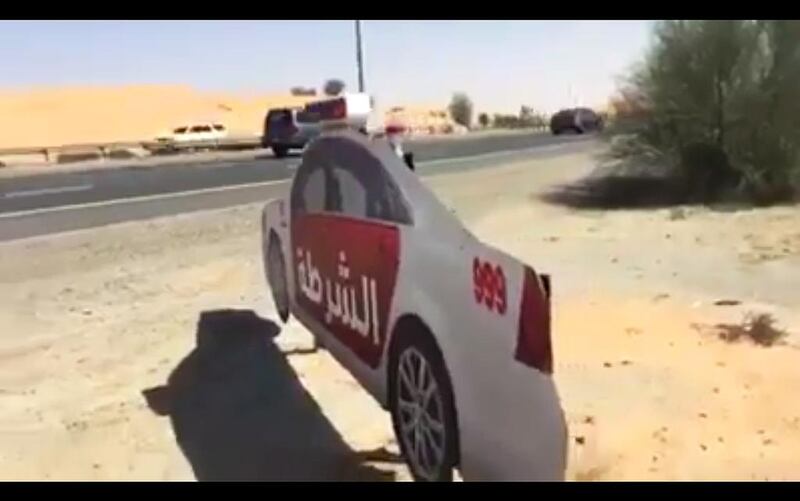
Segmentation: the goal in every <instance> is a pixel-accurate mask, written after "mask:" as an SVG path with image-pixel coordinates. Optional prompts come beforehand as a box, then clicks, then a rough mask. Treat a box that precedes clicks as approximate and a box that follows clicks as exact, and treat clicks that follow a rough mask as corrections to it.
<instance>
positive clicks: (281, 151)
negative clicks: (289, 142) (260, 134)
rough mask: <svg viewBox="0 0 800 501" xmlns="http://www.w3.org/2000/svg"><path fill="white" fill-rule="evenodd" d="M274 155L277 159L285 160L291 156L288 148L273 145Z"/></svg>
mask: <svg viewBox="0 0 800 501" xmlns="http://www.w3.org/2000/svg"><path fill="white" fill-rule="evenodd" d="M272 153H273V154H274V155H275V158H284V157H285V156H286V155H288V154H289V148H287V147H286V146H275V145H272Z"/></svg>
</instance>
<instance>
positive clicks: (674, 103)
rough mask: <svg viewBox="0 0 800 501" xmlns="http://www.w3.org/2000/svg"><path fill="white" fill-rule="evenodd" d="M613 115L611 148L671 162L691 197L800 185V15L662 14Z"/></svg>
mask: <svg viewBox="0 0 800 501" xmlns="http://www.w3.org/2000/svg"><path fill="white" fill-rule="evenodd" d="M614 105H615V109H616V111H617V113H616V114H615V118H614V120H613V121H612V123H611V124H609V125H610V126H609V128H608V134H607V136H608V137H609V138H615V137H616V136H619V135H623V136H624V137H625V138H624V140H617V141H612V147H611V150H612V151H611V152H610V155H609V156H610V157H611V158H615V159H626V160H632V159H633V160H637V161H638V160H646V161H647V162H649V163H659V164H662V165H666V166H668V167H669V168H670V169H671V170H672V172H671V173H672V175H673V176H674V177H676V178H678V179H681V180H682V181H683V182H684V183H685V189H686V190H687V194H688V196H689V198H694V199H698V200H699V201H713V200H715V199H717V198H719V197H720V196H722V195H723V194H725V193H727V192H735V193H736V194H738V195H742V196H746V197H747V198H749V199H750V200H752V201H754V202H757V203H771V202H776V201H781V200H785V199H788V198H791V197H792V196H793V194H795V193H797V190H798V188H800V21H786V20H779V21H736V20H722V21H664V22H660V23H658V24H657V25H656V27H655V30H654V38H653V43H652V46H651V48H650V50H649V52H648V53H647V55H646V57H645V59H644V61H642V62H641V64H639V65H638V66H637V67H636V68H635V69H634V70H633V71H632V72H631V73H630V74H629V75H628V78H627V80H626V83H625V85H624V86H623V89H622V92H621V97H620V98H619V99H618V100H617V101H616V102H615V103H614Z"/></svg>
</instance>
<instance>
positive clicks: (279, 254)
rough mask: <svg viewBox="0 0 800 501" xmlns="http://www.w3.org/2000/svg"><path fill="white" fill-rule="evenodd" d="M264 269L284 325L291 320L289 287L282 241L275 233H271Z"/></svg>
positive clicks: (276, 308) (273, 299) (276, 309)
mask: <svg viewBox="0 0 800 501" xmlns="http://www.w3.org/2000/svg"><path fill="white" fill-rule="evenodd" d="M265 259H266V260H265V262H264V269H265V271H266V273H267V280H268V282H269V286H270V287H269V288H270V290H271V291H272V301H273V303H274V304H275V311H277V312H278V316H279V317H280V319H281V321H282V322H283V323H286V321H287V320H289V287H288V282H287V280H286V262H285V261H284V259H283V251H282V250H281V245H280V240H279V239H278V237H277V235H275V233H270V237H269V244H268V246H267V255H266V258H265Z"/></svg>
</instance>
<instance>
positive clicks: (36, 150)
mask: <svg viewBox="0 0 800 501" xmlns="http://www.w3.org/2000/svg"><path fill="white" fill-rule="evenodd" d="M259 147H261V136H258V135H253V136H237V137H226V138H222V139H210V140H203V141H180V142H177V141H155V140H152V141H120V142H112V143H79V144H65V145H59V146H34V147H24V148H2V149H0V157H3V156H17V155H20V156H21V155H42V156H43V157H44V160H45V162H47V163H58V162H59V159H60V158H62V157H64V156H74V157H80V156H86V155H97V156H98V157H99V158H100V159H107V158H111V157H112V156H113V155H114V153H115V152H117V153H118V152H122V151H125V150H130V149H144V150H146V151H148V152H149V153H150V154H151V155H158V154H166V153H176V152H181V151H193V150H202V149H214V150H227V149H251V148H259Z"/></svg>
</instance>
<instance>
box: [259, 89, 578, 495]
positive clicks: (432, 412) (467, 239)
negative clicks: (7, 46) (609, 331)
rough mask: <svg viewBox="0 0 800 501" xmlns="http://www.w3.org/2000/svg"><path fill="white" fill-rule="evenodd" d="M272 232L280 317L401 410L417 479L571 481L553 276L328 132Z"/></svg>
mask: <svg viewBox="0 0 800 501" xmlns="http://www.w3.org/2000/svg"><path fill="white" fill-rule="evenodd" d="M345 101H346V99H345ZM339 111H341V110H339ZM262 232H263V253H264V263H265V268H266V273H267V279H268V281H269V284H270V286H271V289H272V295H273V299H274V301H275V305H276V309H277V311H278V314H279V316H280V317H281V319H282V320H283V321H284V322H285V321H287V320H288V318H289V316H290V315H293V316H294V317H295V318H296V319H297V320H299V321H300V323H301V324H303V325H304V326H305V327H306V328H308V330H309V331H311V333H312V334H313V335H314V336H315V338H316V339H317V341H318V342H319V344H320V345H322V346H324V347H325V348H326V349H328V350H329V352H330V353H331V354H332V355H333V356H334V358H336V359H337V360H338V361H339V362H340V363H341V364H342V365H343V366H344V367H345V368H346V369H348V370H349V371H350V372H351V373H352V374H353V376H354V377H355V378H356V380H358V381H359V383H360V384H361V385H362V386H363V387H364V388H365V389H366V390H367V391H368V392H369V393H370V394H371V395H372V396H373V397H375V399H377V401H378V402H379V403H380V404H381V405H382V406H383V407H384V408H386V409H388V410H389V411H390V413H391V416H392V422H393V426H394V431H395V434H396V436H397V439H398V443H399V444H400V449H401V451H402V453H403V456H404V457H405V459H406V462H407V463H408V465H409V468H410V470H411V473H412V475H413V476H414V478H415V479H417V480H428V481H436V480H450V479H451V478H452V475H453V469H454V468H458V469H459V470H460V472H461V475H462V477H463V478H464V479H465V480H562V479H563V478H564V473H565V466H566V450H567V427H566V422H565V419H564V415H563V411H562V408H561V405H560V401H559V397H558V394H557V391H556V387H555V384H554V381H553V377H552V367H553V362H552V351H551V340H550V292H549V289H550V284H549V277H547V276H546V275H542V274H539V273H537V272H536V271H535V270H534V268H532V267H531V266H530V265H527V264H525V263H523V262H520V261H519V260H517V259H515V258H514V257H512V256H510V255H508V254H506V253H504V252H502V251H500V250H498V249H495V248H493V247H491V246H489V245H486V244H484V243H482V242H480V241H479V240H478V239H477V238H476V237H474V236H473V235H472V234H471V233H470V232H469V231H467V230H466V229H465V228H464V226H463V225H462V224H461V222H460V221H459V220H458V219H457V218H456V217H455V216H454V215H453V214H452V213H451V212H450V211H449V210H448V209H447V208H446V207H445V206H443V205H442V204H441V203H440V202H439V200H438V199H437V198H436V197H435V196H434V195H433V193H432V192H431V191H429V189H428V188H427V187H426V186H425V185H424V184H423V183H422V182H420V179H419V178H418V177H417V175H416V174H414V172H413V171H411V170H410V169H409V168H408V167H407V166H406V164H405V163H404V162H403V161H402V160H401V159H400V158H398V156H397V155H396V154H395V153H394V152H393V151H392V149H391V148H390V146H389V144H388V143H387V142H386V141H385V140H377V139H370V138H369V137H368V136H366V135H364V134H361V133H358V132H356V131H354V130H352V129H349V128H340V129H338V130H331V131H326V132H323V133H322V134H321V135H320V136H319V137H318V138H317V139H315V140H314V141H313V142H311V143H310V144H309V145H308V147H307V149H306V151H305V152H304V154H303V157H302V162H301V164H300V166H299V167H298V169H297V171H296V173H295V176H294V179H293V181H292V184H291V189H290V192H289V193H288V194H287V195H286V196H285V197H283V198H279V199H275V200H271V201H269V202H268V203H267V204H266V206H265V207H264V210H263V214H262Z"/></svg>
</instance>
